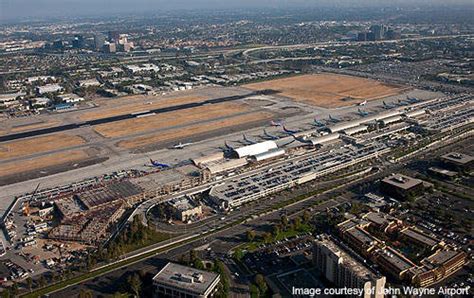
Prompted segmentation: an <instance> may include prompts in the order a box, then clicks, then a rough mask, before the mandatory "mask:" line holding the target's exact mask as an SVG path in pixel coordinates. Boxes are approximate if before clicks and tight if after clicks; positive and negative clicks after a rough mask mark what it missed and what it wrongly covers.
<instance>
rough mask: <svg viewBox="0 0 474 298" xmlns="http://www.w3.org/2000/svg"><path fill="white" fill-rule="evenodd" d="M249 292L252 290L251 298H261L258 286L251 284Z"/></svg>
mask: <svg viewBox="0 0 474 298" xmlns="http://www.w3.org/2000/svg"><path fill="white" fill-rule="evenodd" d="M249 290H250V297H251V298H259V297H260V291H259V289H258V287H257V286H256V285H254V284H250V287H249Z"/></svg>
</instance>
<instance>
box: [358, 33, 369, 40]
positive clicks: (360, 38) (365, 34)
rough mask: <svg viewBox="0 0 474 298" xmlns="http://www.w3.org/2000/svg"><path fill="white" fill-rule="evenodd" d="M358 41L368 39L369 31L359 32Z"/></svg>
mask: <svg viewBox="0 0 474 298" xmlns="http://www.w3.org/2000/svg"><path fill="white" fill-rule="evenodd" d="M357 40H358V41H366V40H367V32H359V33H358V34H357Z"/></svg>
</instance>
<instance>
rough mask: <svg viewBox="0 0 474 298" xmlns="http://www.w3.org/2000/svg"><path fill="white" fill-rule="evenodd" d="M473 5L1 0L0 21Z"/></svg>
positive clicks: (357, 0)
mask: <svg viewBox="0 0 474 298" xmlns="http://www.w3.org/2000/svg"><path fill="white" fill-rule="evenodd" d="M387 3H390V4H391V5H393V4H395V3H397V4H413V3H424V4H428V3H429V4H433V3H443V4H447V5H450V4H455V3H459V4H466V3H470V4H473V3H474V0H0V21H2V20H12V19H22V18H25V17H61V16H87V15H91V16H96V15H99V14H102V15H106V14H115V13H126V12H130V13H142V12H159V11H160V10H171V9H186V8H188V9H196V8H201V9H225V8H249V7H272V8H278V7H289V6H303V5H304V6H314V7H317V6H318V5H327V4H329V5H348V4H349V5H351V6H354V5H363V6H366V5H370V4H375V5H387Z"/></svg>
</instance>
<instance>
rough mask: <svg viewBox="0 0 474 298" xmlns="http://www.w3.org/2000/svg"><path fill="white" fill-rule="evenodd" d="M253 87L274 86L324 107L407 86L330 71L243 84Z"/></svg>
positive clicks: (394, 93)
mask: <svg viewBox="0 0 474 298" xmlns="http://www.w3.org/2000/svg"><path fill="white" fill-rule="evenodd" d="M243 87H245V88H248V89H252V90H263V89H271V90H275V91H279V92H280V93H279V94H280V95H283V96H286V97H289V98H292V99H294V100H295V101H302V102H305V103H307V104H311V105H314V106H319V107H324V108H336V107H341V106H346V105H353V104H356V103H360V102H362V101H364V100H373V99H378V98H383V97H387V96H391V95H396V94H399V93H400V92H401V91H402V90H404V89H405V88H402V87H400V86H395V85H388V84H384V83H381V82H377V81H374V80H370V79H364V78H359V77H352V76H346V75H338V74H331V73H324V74H314V75H301V76H294V77H290V78H283V79H276V80H271V81H265V82H259V83H253V84H247V85H243Z"/></svg>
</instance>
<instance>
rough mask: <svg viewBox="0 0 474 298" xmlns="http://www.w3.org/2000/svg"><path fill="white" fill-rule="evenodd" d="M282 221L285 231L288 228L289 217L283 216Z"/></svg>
mask: <svg viewBox="0 0 474 298" xmlns="http://www.w3.org/2000/svg"><path fill="white" fill-rule="evenodd" d="M280 221H281V225H282V227H283V229H284V230H286V229H287V228H288V216H286V215H282V216H281V219H280Z"/></svg>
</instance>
